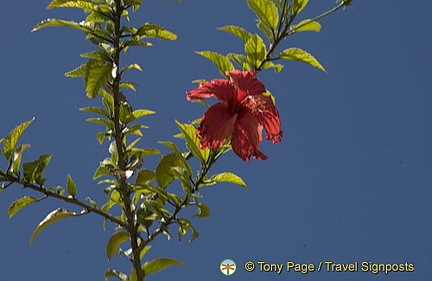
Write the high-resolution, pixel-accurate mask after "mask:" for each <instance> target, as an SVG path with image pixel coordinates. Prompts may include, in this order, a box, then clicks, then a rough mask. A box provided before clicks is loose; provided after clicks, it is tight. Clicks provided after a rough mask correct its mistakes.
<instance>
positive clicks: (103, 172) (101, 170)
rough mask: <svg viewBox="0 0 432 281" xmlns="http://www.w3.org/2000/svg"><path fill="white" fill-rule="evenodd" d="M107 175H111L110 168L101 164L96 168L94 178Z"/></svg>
mask: <svg viewBox="0 0 432 281" xmlns="http://www.w3.org/2000/svg"><path fill="white" fill-rule="evenodd" d="M106 175H111V172H110V170H108V169H107V168H105V167H102V166H99V167H98V168H97V169H96V171H95V173H94V174H93V179H94V180H95V179H98V178H100V177H102V176H106Z"/></svg>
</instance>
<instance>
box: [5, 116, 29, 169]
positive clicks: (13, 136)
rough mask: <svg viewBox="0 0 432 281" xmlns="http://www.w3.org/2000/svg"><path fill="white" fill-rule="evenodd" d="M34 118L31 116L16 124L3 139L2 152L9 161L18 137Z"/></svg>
mask: <svg viewBox="0 0 432 281" xmlns="http://www.w3.org/2000/svg"><path fill="white" fill-rule="evenodd" d="M34 120H35V118H32V119H31V120H29V121H27V122H24V123H22V124H20V125H18V126H16V127H15V128H14V129H13V130H12V131H11V132H10V133H9V135H8V136H7V137H6V138H5V139H4V143H3V153H4V154H5V156H6V159H7V160H8V161H9V162H11V161H12V156H13V153H14V150H15V147H16V145H17V143H18V140H19V138H20V137H21V135H22V133H23V132H24V130H25V129H26V128H27V127H28V126H29V125H30V123H32V122H33V121H34Z"/></svg>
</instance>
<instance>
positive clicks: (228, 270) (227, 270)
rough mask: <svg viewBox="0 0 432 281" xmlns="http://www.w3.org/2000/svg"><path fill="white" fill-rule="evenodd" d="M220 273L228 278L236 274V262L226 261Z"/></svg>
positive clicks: (222, 263)
mask: <svg viewBox="0 0 432 281" xmlns="http://www.w3.org/2000/svg"><path fill="white" fill-rule="evenodd" d="M219 269H220V271H221V272H222V274H224V275H226V276H230V275H233V274H234V273H235V272H236V269H237V266H236V263H235V261H233V260H232V259H224V260H223V261H222V262H221V263H220V266H219Z"/></svg>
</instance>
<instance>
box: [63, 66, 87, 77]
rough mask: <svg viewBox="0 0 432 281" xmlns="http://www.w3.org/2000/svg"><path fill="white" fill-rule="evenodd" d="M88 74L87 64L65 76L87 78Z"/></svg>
mask: <svg viewBox="0 0 432 281" xmlns="http://www.w3.org/2000/svg"><path fill="white" fill-rule="evenodd" d="M86 73H87V63H85V64H82V65H80V66H78V67H77V68H75V69H73V70H71V71H69V72H66V73H65V76H67V77H73V78H76V77H81V76H85V75H86Z"/></svg>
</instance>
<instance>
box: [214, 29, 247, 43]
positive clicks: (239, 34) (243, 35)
mask: <svg viewBox="0 0 432 281" xmlns="http://www.w3.org/2000/svg"><path fill="white" fill-rule="evenodd" d="M218 29H220V30H223V31H227V32H229V33H232V34H234V35H235V36H237V37H238V38H240V39H241V40H243V42H245V43H246V42H247V41H248V40H249V39H250V38H251V37H252V34H251V33H250V32H249V31H247V30H246V29H244V28H242V27H239V26H235V25H227V26H223V27H219V28H218Z"/></svg>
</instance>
